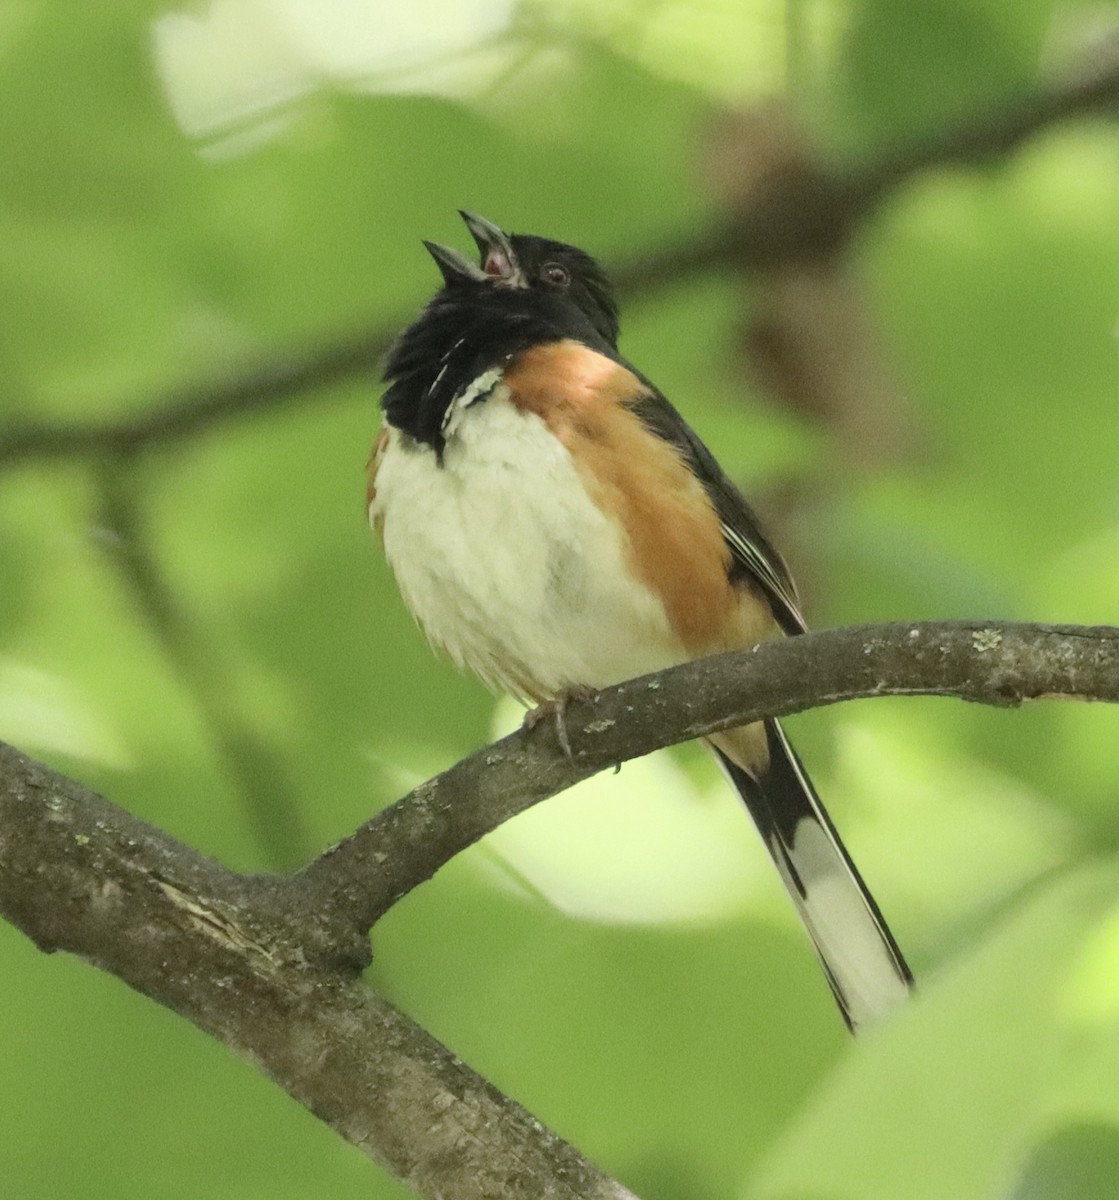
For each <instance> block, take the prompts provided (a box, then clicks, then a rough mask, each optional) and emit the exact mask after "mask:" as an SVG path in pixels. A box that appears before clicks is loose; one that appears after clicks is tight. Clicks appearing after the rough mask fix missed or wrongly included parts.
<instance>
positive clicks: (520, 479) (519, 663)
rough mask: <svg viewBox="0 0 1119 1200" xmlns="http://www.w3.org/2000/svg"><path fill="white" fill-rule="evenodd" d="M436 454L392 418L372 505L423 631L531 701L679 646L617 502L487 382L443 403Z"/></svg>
mask: <svg viewBox="0 0 1119 1200" xmlns="http://www.w3.org/2000/svg"><path fill="white" fill-rule="evenodd" d="M447 434H448V436H447V442H446V445H445V447H444V451H443V456H442V463H440V461H439V460H438V458H437V457H436V454H435V452H434V451H433V450H432V449H431V448H430V447H429V446H425V445H422V444H420V443H417V442H414V441H412V440H410V439H408V438H406V437H404V436H402V435H401V434H400V433H399V432H398V431H397V430H394V429H391V428H390V429H389V430H388V433H387V435H386V440H385V442H384V444H383V446H382V448H381V450H380V453H379V458H378V461H377V465H376V477H375V483H374V494H373V499H372V502H371V505H370V516H371V519H372V520H373V522H374V524H375V525H377V526H378V527H379V529H380V530H381V535H382V538H383V540H384V547H385V553H386V556H387V557H388V560H389V563H390V564H391V566H392V569H393V571H394V573H395V574H396V577H397V581H398V583H399V586H400V590H401V593H402V595H403V596H404V600H405V602H406V603H407V605H408V607H409V608H410V609H411V611H412V613H413V614H414V616H415V617H416V619H417V620H418V621H419V623H420V625H421V626H422V627H423V629H424V632H425V633H426V634H427V636H428V637H429V639H430V640H431V641H432V642H434V643H435V644H437V645H438V646H440V647H442V648H443V649H445V650H446V651H447V652H448V653H449V654H450V655H451V656H452V657H453V658H454V659H455V660H456V662H458V663H460V664H463V665H466V666H468V667H469V668H471V669H472V670H474V671H475V672H476V673H477V674H479V675H480V676H481V677H482V678H483V679H484V680H485V681H486V682H487V683H489V684H490V685H491V686H493V687H495V688H498V689H502V690H507V691H510V692H512V693H513V694H515V695H518V696H520V697H522V698H524V699H530V700H541V699H546V698H548V697H551V696H554V695H556V694H558V693H560V692H562V691H563V690H565V689H568V688H572V687H580V686H587V687H603V686H606V685H607V684H610V683H615V682H618V681H620V680H622V679H626V678H629V677H632V676H634V675H638V674H642V673H644V672H646V671H653V670H658V669H660V668H662V667H664V666H667V665H670V664H672V663H674V662H678V661H682V660H683V659H685V658H687V657H689V655H688V653H687V652H686V650H685V649H684V648H683V646H682V645H681V641H680V637H679V636H678V634H677V632H676V631H675V630H674V629H673V626H672V622H671V621H670V619H669V616H668V614H667V612H666V609H665V605H664V603H663V601H662V599H661V598H660V597H659V596H658V595H657V594H656V592H655V590H652V589H650V587H649V586H648V584H647V583H646V582H645V581H644V580H643V579H641V578H640V573H639V571H638V570H637V569H636V568H635V563H634V555H633V548H632V545H631V544H630V539H629V537H628V535H627V533H626V530H625V529H624V527H623V525H622V524H621V523H620V522H619V520H618V519H617V518H616V515H615V514H611V513H610V512H608V511H607V512H604V511H603V508H602V507H600V504H599V503H596V502H594V501H593V500H592V498H591V496H590V494H589V493H588V489H587V486H586V480H585V473H583V474H581V473H580V471H579V470H578V469H577V467H576V465H575V463H574V461H573V459H572V455H571V453H570V451H569V449H568V448H567V446H565V445H564V442H563V441H562V440H561V439H560V437H557V436H556V434H555V433H554V432H553V431H552V430H551V429H550V428H549V426H548V425H547V424H546V423H545V421H544V419H543V418H542V417H541V416H540V415H538V414H536V413H533V412H529V411H524V410H522V409H519V408H517V407H515V406H514V405H513V404H512V403H511V401H510V397H509V390H508V388H507V387H506V386H505V385H504V384H503V383H498V384H497V386H496V387H495V388H494V390H493V391H492V392H491V393H490V395H489V398H488V399H486V400H484V401H481V402H478V403H475V404H472V405H470V407H468V408H463V409H462V410H461V411H459V412H458V413H455V414H452V417H451V419H450V420H449V421H448V424H447Z"/></svg>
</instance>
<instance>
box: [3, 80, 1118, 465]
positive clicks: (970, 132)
mask: <svg viewBox="0 0 1119 1200" xmlns="http://www.w3.org/2000/svg"><path fill="white" fill-rule="evenodd" d="M1117 105H1119V62H1115V61H1108V62H1107V63H1106V64H1105V65H1104V66H1103V67H1102V68H1100V69H1098V70H1096V71H1094V72H1092V73H1091V74H1090V75H1085V76H1081V77H1077V78H1074V79H1071V80H1065V81H1063V82H1060V83H1056V84H1053V85H1051V86H1049V87H1046V88H1040V89H1038V90H1037V91H1036V92H1034V93H1032V94H1030V95H1027V96H1024V97H1021V98H1019V99H1017V100H1015V101H1014V102H1011V103H1007V104H1004V105H1002V106H1000V107H997V108H995V109H992V110H991V111H988V112H986V113H981V114H979V115H977V116H969V117H968V118H967V119H966V120H964V121H962V122H960V123H959V124H957V125H955V126H950V127H948V128H946V129H942V130H939V131H935V132H933V133H931V134H927V135H924V136H920V137H916V138H914V139H912V140H911V141H909V142H906V143H903V144H901V145H898V146H895V147H891V148H888V149H887V150H885V151H884V152H882V153H881V154H880V155H879V156H878V157H876V158H874V159H871V160H869V161H867V162H864V163H857V164H853V165H849V166H846V167H842V168H828V167H825V166H823V165H821V164H819V163H817V162H814V161H811V160H809V159H807V158H805V159H803V160H801V161H797V162H794V163H790V164H788V165H787V169H784V170H781V171H778V172H775V173H774V174H773V175H772V177H771V178H769V179H768V180H767V181H765V184H764V186H760V187H758V188H757V189H756V190H755V191H754V193H753V194H752V196H751V198H750V200H749V202H747V203H744V204H742V205H740V206H738V207H736V209H735V210H734V211H732V212H730V213H729V214H728V215H727V216H726V218H725V219H724V220H723V221H721V222H717V223H716V224H715V225H714V226H713V227H711V228H709V229H705V230H700V231H699V232H697V233H696V234H694V235H692V236H688V237H685V238H682V239H680V240H679V241H678V242H676V243H674V244H672V245H668V246H666V247H663V248H659V249H657V250H656V251H653V252H650V253H648V254H643V255H638V256H636V257H635V258H634V259H632V260H630V261H628V262H623V263H619V264H616V265H615V268H614V271H613V275H614V278H615V280H616V281H617V283H618V285H619V287H620V289H621V290H622V291H623V292H628V293H633V292H638V291H640V292H643V293H649V292H654V291H656V290H657V289H659V288H662V287H665V286H675V285H676V284H678V283H679V282H680V281H681V280H684V279H688V278H691V277H692V276H694V275H697V274H700V273H703V272H705V271H709V270H713V269H714V270H719V269H726V268H728V267H734V268H736V269H742V268H745V269H748V270H771V269H774V268H776V267H778V266H781V265H787V264H791V263H811V262H820V261H823V260H826V259H828V258H831V257H833V256H834V255H835V254H836V253H838V251H839V250H841V249H842V247H843V246H844V245H846V243H847V242H848V241H849V240H850V238H851V237H852V236H853V234H854V233H855V231H856V230H857V228H858V227H859V226H860V225H861V224H862V223H863V222H864V221H865V220H866V219H867V218H869V217H870V216H871V215H872V214H873V213H874V212H875V211H876V210H877V208H878V207H879V206H880V205H881V204H882V202H883V201H884V200H886V199H887V198H888V197H890V196H891V195H893V194H894V193H895V192H897V191H898V190H899V189H900V188H901V187H903V186H904V185H905V184H907V183H908V182H909V181H910V180H911V179H912V178H913V177H914V176H916V175H918V174H920V173H921V172H923V171H927V170H930V169H933V168H936V167H947V166H967V165H973V164H982V163H985V162H988V161H990V160H991V159H993V158H996V157H999V156H1002V155H1007V154H1010V153H1012V152H1013V151H1014V150H1016V149H1017V148H1018V147H1019V146H1021V145H1022V144H1023V143H1024V142H1026V141H1027V140H1029V139H1030V138H1031V137H1034V136H1036V135H1037V134H1039V133H1041V132H1042V131H1044V130H1046V129H1049V128H1051V127H1053V126H1055V125H1057V124H1060V123H1062V122H1065V121H1068V120H1072V119H1075V118H1079V117H1085V116H1091V115H1111V113H1112V110H1113V109H1114V108H1115V107H1116V106H1117ZM403 324H404V320H403V319H400V320H396V321H393V322H391V323H390V325H389V326H388V327H387V328H385V329H380V330H372V331H370V332H368V333H364V334H361V335H359V336H356V337H350V338H346V339H344V340H340V341H339V342H338V343H336V344H334V345H331V346H327V347H325V348H321V349H316V350H312V351H309V352H307V353H306V354H302V355H300V354H292V355H289V356H288V357H282V356H272V357H270V358H269V359H268V360H267V361H266V362H264V363H261V364H258V365H256V366H250V367H248V368H246V369H245V370H244V371H243V373H242V374H240V375H237V376H234V377H233V378H232V379H230V380H229V381H227V382H224V383H223V382H221V381H207V382H206V383H204V384H202V385H200V386H199V387H197V388H188V389H186V390H183V391H179V392H174V393H171V394H169V395H164V396H155V397H152V398H151V399H150V400H148V401H146V402H142V403H139V404H136V405H130V406H129V410H130V411H131V412H134V413H139V414H140V415H138V416H129V417H126V418H124V419H121V420H116V421H109V422H103V423H100V424H64V423H60V422H47V421H24V422H13V423H9V424H8V426H7V428H6V429H3V430H0V466H3V465H4V464H5V463H14V462H20V461H26V460H31V459H43V458H60V457H67V456H74V455H80V454H98V455H100V454H109V453H114V454H119V453H121V452H132V451H136V450H147V449H158V448H160V447H163V446H166V445H168V444H172V443H176V442H181V441H184V440H187V439H190V438H194V437H197V436H200V435H203V434H205V433H207V432H208V431H209V430H211V429H213V428H216V427H219V426H220V425H221V424H223V423H225V422H226V421H229V420H231V419H240V418H241V417H245V416H252V415H259V414H263V413H269V412H273V411H276V410H277V409H279V408H281V407H283V406H284V405H286V404H290V403H292V402H293V401H297V400H302V399H303V398H304V397H312V396H315V395H318V396H325V395H327V392H326V391H325V389H326V387H327V385H330V384H334V383H338V382H340V381H342V380H345V379H352V378H355V377H365V376H368V375H370V374H371V373H372V372H373V371H374V370H375V368H376V364H377V362H378V361H379V359H380V357H381V355H382V354H383V353H384V352H385V350H386V348H387V347H388V345H389V343H390V342H391V340H392V337H393V336H394V335H395V332H396V330H398V329H399V328H401V327H402V325H403Z"/></svg>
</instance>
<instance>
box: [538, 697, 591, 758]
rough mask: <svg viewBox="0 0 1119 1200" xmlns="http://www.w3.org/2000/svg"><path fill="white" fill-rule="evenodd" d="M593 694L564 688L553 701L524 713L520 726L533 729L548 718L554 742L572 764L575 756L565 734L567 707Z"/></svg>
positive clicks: (587, 698)
mask: <svg viewBox="0 0 1119 1200" xmlns="http://www.w3.org/2000/svg"><path fill="white" fill-rule="evenodd" d="M594 694H595V691H594V688H587V687H575V688H565V689H564V691H563V692H561V693H560V695H558V696H557V697H556V698H555V699H554V700H545V701H544V703H543V704H538V705H537V706H536V707H535V708H530V709H529V710H528V712H526V713H525V719H524V721H523V722H522V725H523V727H524V728H525V729H535V728H536V726H537V725H539V724H540V722H541V721H545V720H548V719H549V718H550V719H551V721H552V724H553V727H554V729H555V731H556V741H557V742H559V744H560V749H561V750H562V751H563V755H564V758H566V759H567V761H568V762H569V763H574V761H575V755H574V753H573V752H572V749H571V738H570V737H569V736H568V734H567V706H568V705H569V704H570V703H571V701H572V700H590V699H591V698H592V697H593V696H594Z"/></svg>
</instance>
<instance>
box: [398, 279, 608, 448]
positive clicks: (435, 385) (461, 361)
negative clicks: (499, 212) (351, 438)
mask: <svg viewBox="0 0 1119 1200" xmlns="http://www.w3.org/2000/svg"><path fill="white" fill-rule="evenodd" d="M567 338H571V339H574V340H576V341H580V342H584V343H585V344H587V345H589V346H593V347H594V348H595V349H596V350H599V351H601V352H602V353H604V354H609V355H610V356H611V357H614V356H615V355H616V353H617V352H616V351H615V350H614V348H613V347H612V346H611V345H610V344H609V343H608V342H607V341H606V340H605V339H604V338H603V337H602V335H601V334H600V333H599V332H598V331H597V330H596V329H595V328H594V326H593V325H592V324H591V322H590V320H589V319H588V318H587V317H586V316H585V315H584V314H583V313H582V312H581V311H580V310H579V309H578V308H577V307H576V306H574V305H572V304H570V303H567V302H565V301H564V300H563V299H562V298H561V297H558V296H553V295H545V294H541V293H539V292H535V291H532V290H530V289H527V288H516V287H503V286H498V285H495V284H491V283H479V284H477V285H469V286H456V287H447V288H444V289H443V290H442V291H441V292H439V294H438V295H436V296H435V298H434V299H433V300H432V301H431V302H430V303H429V304H428V306H427V308H425V309H424V311H423V313H422V314H421V315H420V317H419V319H418V320H417V321H416V322H415V323H414V324H412V325H411V326H409V327H408V329H406V330H405V331H404V333H402V334H401V335H400V337H399V338H398V339H397V342H396V344H395V345H394V346H393V348H392V350H391V352H390V353H389V358H388V362H387V363H386V365H385V374H384V378H385V381H386V382H387V383H388V384H389V385H390V386H389V388H388V390H387V391H386V392H385V394H384V396H383V397H382V399H381V407H382V408H383V409H384V412H385V417H386V418H387V420H388V421H389V423H390V424H391V425H395V426H396V428H397V429H399V430H401V431H402V432H403V433H406V434H408V435H409V436H411V437H413V438H415V440H416V441H418V442H422V443H424V444H425V445H428V446H430V447H431V448H432V449H433V450H434V451H435V453H436V455H437V456H438V457H440V458H441V457H442V453H443V445H444V441H443V433H442V427H443V420H444V417H445V416H446V413H447V409H448V407H449V406H450V404H451V401H452V400H453V399H454V398H455V396H457V395H458V394H459V393H460V392H461V391H462V390H463V389H464V388H465V387H467V386H468V385H469V384H470V383H471V382H473V380H475V379H477V378H478V376H479V375H481V374H482V373H483V372H484V371H487V370H489V369H490V368H491V367H495V366H505V365H507V364H509V363H511V362H512V361H513V360H514V359H515V358H516V357H517V355H518V354H520V353H522V352H523V351H525V350H527V349H528V348H529V347H530V346H538V345H543V344H546V343H548V342H558V341H563V340H565V339H567Z"/></svg>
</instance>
